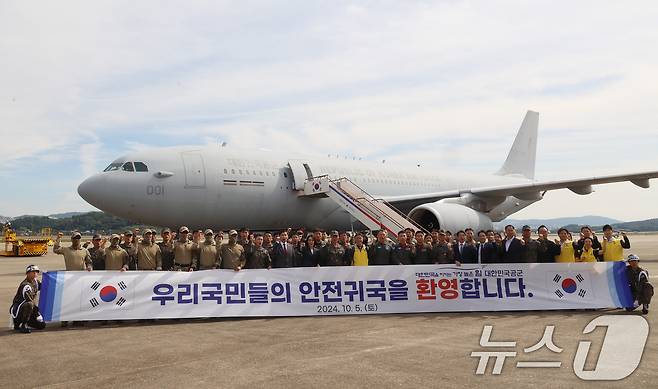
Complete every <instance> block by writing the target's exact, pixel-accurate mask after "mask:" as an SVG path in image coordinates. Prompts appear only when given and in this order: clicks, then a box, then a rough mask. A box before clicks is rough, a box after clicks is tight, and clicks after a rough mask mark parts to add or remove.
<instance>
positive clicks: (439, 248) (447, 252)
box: [430, 230, 455, 264]
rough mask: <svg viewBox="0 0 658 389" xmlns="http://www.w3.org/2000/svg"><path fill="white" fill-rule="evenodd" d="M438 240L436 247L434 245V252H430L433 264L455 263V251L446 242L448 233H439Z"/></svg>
mask: <svg viewBox="0 0 658 389" xmlns="http://www.w3.org/2000/svg"><path fill="white" fill-rule="evenodd" d="M436 235H437V240H436V243H435V244H434V245H432V250H431V251H430V260H431V261H432V263H436V264H446V263H455V260H454V259H453V251H452V248H451V247H450V245H449V244H448V242H446V233H445V232H443V231H442V230H441V231H437V234H436Z"/></svg>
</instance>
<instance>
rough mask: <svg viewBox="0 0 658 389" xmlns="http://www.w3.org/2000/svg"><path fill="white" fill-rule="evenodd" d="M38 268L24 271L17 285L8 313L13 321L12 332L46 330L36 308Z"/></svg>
mask: <svg viewBox="0 0 658 389" xmlns="http://www.w3.org/2000/svg"><path fill="white" fill-rule="evenodd" d="M40 272H41V271H40V270H39V267H38V266H37V265H30V266H28V267H27V268H26V269H25V279H24V280H23V282H21V284H20V285H18V290H17V291H16V295H15V296H14V300H13V301H12V304H11V308H9V313H10V315H11V318H12V320H13V321H14V331H16V332H20V333H23V334H29V333H30V332H32V331H31V330H30V328H29V327H32V328H35V329H38V330H42V329H44V328H46V323H45V322H44V321H43V318H42V317H41V314H40V313H39V307H38V306H37V294H38V293H39V291H40V290H41V281H39V273H40Z"/></svg>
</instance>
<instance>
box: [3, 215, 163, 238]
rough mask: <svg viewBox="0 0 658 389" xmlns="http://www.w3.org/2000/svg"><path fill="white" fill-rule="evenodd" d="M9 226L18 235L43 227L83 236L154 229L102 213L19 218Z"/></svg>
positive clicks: (37, 230)
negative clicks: (137, 228) (77, 233)
mask: <svg viewBox="0 0 658 389" xmlns="http://www.w3.org/2000/svg"><path fill="white" fill-rule="evenodd" d="M11 224H12V226H13V228H14V229H15V230H17V231H18V232H19V233H30V232H32V233H35V232H39V231H40V230H41V229H42V228H44V227H50V228H52V230H53V232H57V231H62V232H67V233H68V232H70V231H80V232H82V233H83V234H85V233H96V232H98V233H110V232H123V231H125V230H127V229H132V228H134V227H140V228H144V227H154V226H143V225H139V224H136V223H134V222H132V221H130V220H125V219H121V218H118V217H115V216H112V215H109V214H106V213H104V212H87V213H82V214H77V215H73V216H70V217H66V218H60V219H54V218H51V217H48V216H21V217H17V218H15V219H14V220H12V222H11Z"/></svg>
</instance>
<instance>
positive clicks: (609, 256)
mask: <svg viewBox="0 0 658 389" xmlns="http://www.w3.org/2000/svg"><path fill="white" fill-rule="evenodd" d="M621 236H622V238H623V239H620V238H619V237H614V236H612V226H611V225H610V224H606V225H605V226H603V241H602V242H601V252H602V253H603V260H604V261H606V262H610V261H623V260H624V249H630V248H631V242H630V241H629V240H628V237H627V236H626V234H625V233H623V232H622V233H621Z"/></svg>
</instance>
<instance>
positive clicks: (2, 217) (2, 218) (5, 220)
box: [0, 215, 12, 224]
mask: <svg viewBox="0 0 658 389" xmlns="http://www.w3.org/2000/svg"><path fill="white" fill-rule="evenodd" d="M11 219H12V218H10V217H9V216H2V215H0V223H2V224H4V223H6V222H7V221H8V220H11Z"/></svg>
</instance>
